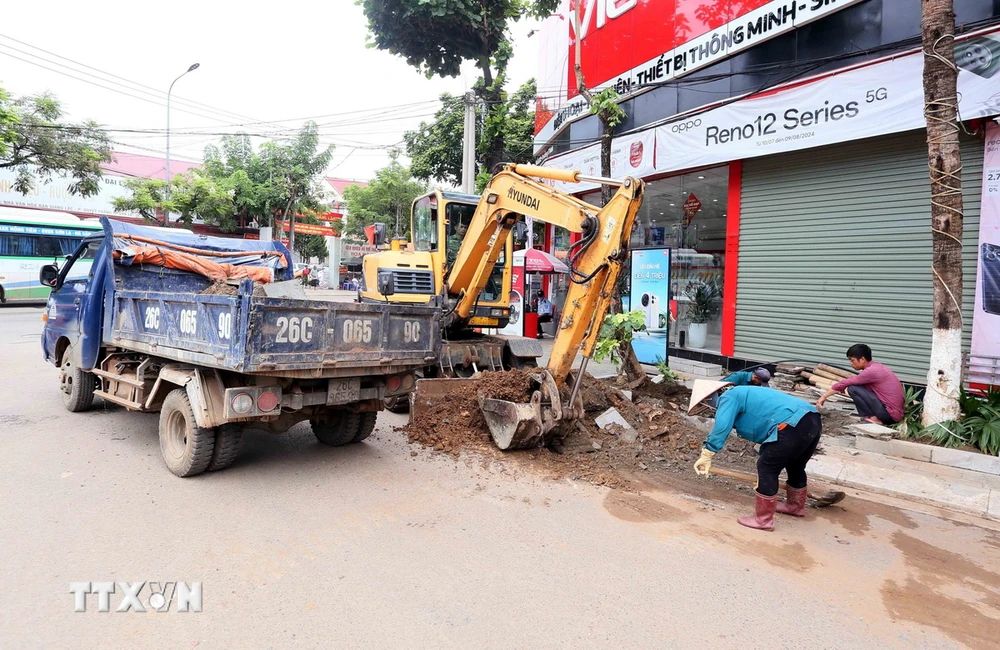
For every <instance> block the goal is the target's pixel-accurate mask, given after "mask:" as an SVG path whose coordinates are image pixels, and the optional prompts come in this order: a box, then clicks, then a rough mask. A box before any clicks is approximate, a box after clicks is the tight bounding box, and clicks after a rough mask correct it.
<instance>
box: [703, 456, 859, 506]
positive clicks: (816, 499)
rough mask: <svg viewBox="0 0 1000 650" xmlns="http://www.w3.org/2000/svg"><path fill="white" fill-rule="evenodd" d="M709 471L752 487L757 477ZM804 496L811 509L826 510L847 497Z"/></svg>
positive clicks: (832, 494)
mask: <svg viewBox="0 0 1000 650" xmlns="http://www.w3.org/2000/svg"><path fill="white" fill-rule="evenodd" d="M709 471H710V472H712V473H713V474H718V475H719V476H727V477H729V478H734V479H736V480H737V481H743V482H744V483H750V484H752V485H756V484H757V477H756V476H754V475H753V474H745V473H743V472H736V471H733V470H731V469H723V468H721V467H714V466H713V467H712V469H710V470H709ZM781 487H783V488H786V487H788V486H787V485H786V484H785V482H784V481H782V482H781ZM806 496H807V497H808V498H809V501H810V502H811V503H810V505H812V506H813V507H815V508H828V507H829V506H832V505H833V504H835V503H840V502H841V501H843V500H844V497H845V496H847V495H846V494H844V493H843V492H841V491H840V490H830V491H828V492H824V493H821V494H814V493H812V492H809V493H807V495H806Z"/></svg>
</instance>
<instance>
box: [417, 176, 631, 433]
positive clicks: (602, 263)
mask: <svg viewBox="0 0 1000 650" xmlns="http://www.w3.org/2000/svg"><path fill="white" fill-rule="evenodd" d="M529 177H534V178H544V179H549V180H558V181H564V182H580V181H583V180H587V181H593V182H597V183H606V184H614V185H618V191H617V192H616V193H615V195H614V196H613V197H612V199H611V201H610V202H609V203H608V204H607V205H605V206H604V207H603V208H597V207H595V206H592V205H590V204H588V203H586V202H584V201H581V200H579V199H576V198H574V197H572V196H570V195H568V194H565V193H563V192H559V191H558V190H555V189H553V188H551V187H549V186H547V185H544V184H543V183H541V182H539V181H537V180H534V178H529ZM644 188H645V185H644V183H643V182H642V181H641V180H638V179H635V178H625V179H623V180H620V181H616V180H613V179H608V178H599V177H598V178H594V177H585V176H582V175H581V174H580V173H579V172H576V171H570V170H561V169H550V168H546V167H537V166H533V165H506V166H505V167H504V168H503V170H501V171H500V172H499V173H498V174H496V175H495V176H494V177H493V178H492V179H491V180H490V183H489V185H487V187H486V189H485V190H484V191H483V195H482V198H481V200H480V202H479V206H478V208H477V209H476V213H475V215H474V216H473V218H472V222H471V223H470V224H469V230H468V232H467V233H466V236H465V239H464V241H463V243H462V246H461V248H460V249H459V252H458V256H457V258H456V260H455V264H454V265H453V266H452V270H451V272H450V273H449V275H448V279H447V280H448V286H449V293H451V294H452V295H458V296H459V298H458V302H457V303H456V305H455V307H454V311H453V318H455V319H468V318H469V315H470V314H471V313H473V309H474V307H475V303H476V299H477V298H478V296H479V294H480V292H481V291H482V290H483V287H484V286H485V285H486V282H487V281H488V279H489V277H490V273H491V271H492V270H493V266H494V265H495V264H496V260H497V257H498V256H499V254H500V251H501V250H503V246H504V242H505V241H506V239H507V236H508V234H509V233H510V231H511V229H512V228H513V227H514V225H515V224H516V223H517V221H518V219H520V218H521V217H531V218H532V219H535V220H539V221H543V222H545V223H551V224H554V225H557V226H560V227H562V228H565V229H567V230H569V231H570V232H574V233H579V235H580V239H579V241H577V242H576V243H574V244H573V245H572V246H570V250H569V259H568V262H569V267H570V280H571V282H570V288H569V291H568V293H567V294H566V300H565V303H564V305H563V310H562V315H561V317H560V319H559V323H558V325H557V328H556V337H555V341H554V343H553V348H552V353H551V355H550V356H549V362H548V365H547V366H546V368H545V369H543V370H541V371H539V373H538V374H537V376H536V377H535V379H536V381H537V383H538V390H536V391H535V392H534V394H533V395H532V398H531V400H530V401H529V402H527V403H515V402H510V401H506V400H500V399H493V398H490V397H489V396H486V395H483V394H480V395H479V404H480V408H481V409H482V412H483V416H484V417H485V419H486V422H487V424H488V425H489V428H490V433H491V435H492V437H493V441H494V442H495V443H496V444H497V446H498V447H500V448H501V449H518V448H523V447H537V446H541V445H545V444H548V443H550V442H552V440H553V438H554V437H559V436H560V435H565V434H564V433H562V434H560V433H559V432H560V430H563V431H564V430H565V427H563V426H562V425H564V424H566V423H567V422H570V421H572V420H575V419H576V418H579V417H581V416H582V415H583V407H582V404H581V403H580V400H579V397H578V396H579V388H580V383H581V381H582V380H583V375H584V372H585V370H586V364H587V362H588V361H589V359H590V357H591V356H592V355H593V352H594V347H595V345H596V343H597V338H598V336H599V334H600V330H601V324H602V323H603V322H604V316H605V314H606V313H607V310H608V307H609V306H610V304H611V296H612V292H613V289H614V286H615V283H616V282H617V280H618V276H619V274H620V273H621V269H622V265H623V263H624V262H625V260H626V259H627V256H628V244H629V239H630V237H631V234H632V225H633V224H634V222H635V218H636V214H637V213H638V211H639V207H640V206H641V205H642V198H643V191H644ZM580 352H582V353H583V364H582V365H581V367H580V370H579V372H577V374H576V377H575V380H574V382H573V385H572V386H571V387H570V386H568V381H569V379H570V376H571V370H572V366H573V361H574V360H575V359H576V355H577V353H580ZM431 381H434V380H431ZM419 383H422V382H418V390H419V388H420V387H419Z"/></svg>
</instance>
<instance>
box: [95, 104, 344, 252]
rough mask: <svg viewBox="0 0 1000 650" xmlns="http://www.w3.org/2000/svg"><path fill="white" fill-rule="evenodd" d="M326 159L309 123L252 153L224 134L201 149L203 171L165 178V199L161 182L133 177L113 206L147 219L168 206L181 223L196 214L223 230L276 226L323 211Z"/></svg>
mask: <svg viewBox="0 0 1000 650" xmlns="http://www.w3.org/2000/svg"><path fill="white" fill-rule="evenodd" d="M332 155H333V147H326V148H321V147H320V144H319V133H318V129H317V127H316V124H315V123H314V122H307V123H306V124H305V125H303V127H302V129H301V130H300V131H299V133H298V135H297V136H296V137H295V138H293V139H290V140H272V141H268V142H265V143H264V144H262V145H261V146H260V149H259V150H257V151H255V150H254V148H253V144H252V142H251V141H250V137H249V136H247V135H244V134H238V135H232V136H225V137H223V138H222V141H221V142H220V144H219V145H218V146H217V145H209V146H208V147H206V148H205V166H204V168H202V169H195V170H192V171H191V172H189V173H187V174H181V175H178V176H175V177H173V178H172V179H171V183H170V199H169V201H168V200H167V199H166V197H165V189H166V183H165V182H163V181H159V180H154V179H133V180H131V181H129V182H128V183H127V184H126V185H127V187H128V188H129V190H130V191H131V195H130V196H127V197H123V198H119V199H115V200H114V206H115V209H116V210H135V211H137V212H139V214H141V215H142V216H143V217H145V218H146V219H149V220H151V221H152V220H155V215H156V213H157V212H162V211H164V210H165V209H167V208H169V210H170V212H172V213H177V214H180V215H181V221H183V222H184V223H186V224H190V222H191V220H192V219H193V218H194V217H196V216H197V217H199V218H201V219H202V220H203V221H205V223H208V224H211V225H215V226H219V228H221V229H222V230H224V231H227V232H228V231H232V230H235V229H236V228H237V227H239V226H240V225H245V224H247V223H249V222H250V221H256V222H257V223H258V224H260V225H261V226H276V225H277V224H276V220H278V219H280V220H282V221H285V220H287V219H288V218H289V215H294V214H298V213H303V212H304V211H308V210H321V209H323V207H324V206H323V203H322V195H321V193H320V189H319V184H318V182H319V178H320V177H321V176H322V174H323V171H324V170H325V169H326V167H327V165H329V164H330V158H331V156H332ZM296 250H298V247H296Z"/></svg>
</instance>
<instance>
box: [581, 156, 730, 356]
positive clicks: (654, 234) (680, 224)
mask: <svg viewBox="0 0 1000 650" xmlns="http://www.w3.org/2000/svg"><path fill="white" fill-rule="evenodd" d="M728 198H729V167H728V166H722V167H715V168H712V169H704V170H701V171H697V172H692V173H689V174H682V175H678V176H672V177H670V178H664V179H661V180H656V181H649V182H647V184H646V196H645V199H644V200H643V203H642V208H641V209H640V210H639V215H638V217H637V220H636V226H635V229H634V230H633V231H632V240H631V246H632V248H670V249H671V253H672V259H671V265H670V301H671V314H672V315H673V316H675V317H676V319H677V320H676V322H674V323H673V324H672V326H671V328H670V345H671V346H672V347H685V348H690V349H698V350H706V351H709V352H715V353H719V352H720V350H721V343H722V340H721V339H722V288H723V277H724V270H725V252H726V218H727V217H726V208H727V206H728ZM583 200H584V201H587V202H588V203H599V202H600V193H598V192H593V193H590V194H587V195H585V196H584V197H583Z"/></svg>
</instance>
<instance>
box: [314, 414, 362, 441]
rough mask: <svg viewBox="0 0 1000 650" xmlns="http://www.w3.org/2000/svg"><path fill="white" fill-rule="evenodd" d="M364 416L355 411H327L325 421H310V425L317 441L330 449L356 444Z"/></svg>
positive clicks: (316, 419)
mask: <svg viewBox="0 0 1000 650" xmlns="http://www.w3.org/2000/svg"><path fill="white" fill-rule="evenodd" d="M362 415H363V414H362V413H356V412H354V411H327V413H326V414H325V417H323V419H318V418H315V419H312V420H309V424H310V425H311V426H312V430H313V435H315V436H316V439H317V440H319V441H320V442H322V443H323V444H324V445H329V446H330V447H341V446H343V445H346V444H348V443H351V442H354V438H355V436H357V435H358V433H359V427H360V425H361V416H362Z"/></svg>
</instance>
